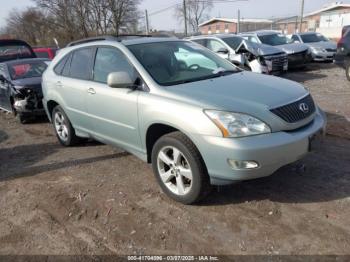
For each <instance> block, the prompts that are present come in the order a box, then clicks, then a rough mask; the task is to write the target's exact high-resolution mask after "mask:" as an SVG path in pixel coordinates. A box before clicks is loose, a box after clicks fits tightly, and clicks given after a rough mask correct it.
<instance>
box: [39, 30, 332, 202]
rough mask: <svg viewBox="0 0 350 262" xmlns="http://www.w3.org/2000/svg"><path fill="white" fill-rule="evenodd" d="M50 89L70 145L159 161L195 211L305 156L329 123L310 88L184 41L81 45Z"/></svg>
mask: <svg viewBox="0 0 350 262" xmlns="http://www.w3.org/2000/svg"><path fill="white" fill-rule="evenodd" d="M43 92H44V101H43V103H44V107H45V109H46V112H47V115H48V117H49V118H50V119H51V121H52V123H53V126H54V129H55V131H56V134H57V138H58V140H59V141H60V143H61V144H62V145H64V146H72V145H74V144H76V143H78V142H79V139H81V138H92V139H96V140H98V141H101V142H103V143H106V144H110V145H114V146H118V147H121V148H123V149H125V150H126V151H128V152H131V153H132V154H134V155H136V156H137V157H139V158H140V159H142V160H144V161H145V162H148V163H152V167H153V170H154V173H155V176H156V179H157V180H158V182H159V184H160V186H161V188H162V189H163V190H164V192H165V193H166V194H167V195H169V196H170V197H172V198H173V199H175V200H177V201H179V202H182V203H185V204H190V203H194V202H196V201H198V200H200V199H201V198H202V197H203V196H205V195H206V194H207V193H208V192H209V190H210V188H211V185H226V184H231V183H233V182H235V181H241V180H248V179H254V178H258V177H264V176H268V175H271V174H272V173H273V172H275V171H276V170H277V169H279V168H280V167H282V166H284V165H287V164H289V163H292V162H294V161H296V160H298V159H300V158H302V157H303V156H304V155H305V154H306V153H307V152H309V151H310V148H312V146H313V145H314V143H315V141H317V140H315V139H314V137H315V136H317V137H318V134H319V133H321V132H322V131H323V130H324V128H325V125H326V119H325V116H324V114H323V113H322V111H321V110H320V109H319V108H318V107H317V106H316V105H315V103H314V101H313V99H312V97H311V95H310V94H309V92H308V91H307V90H306V89H305V88H304V87H303V86H302V85H300V84H297V83H295V82H292V81H288V80H284V79H281V78H277V77H272V76H267V75H261V74H255V73H251V72H242V71H240V70H238V69H237V68H236V67H235V66H234V65H232V64H231V63H230V62H228V61H227V60H225V59H222V58H220V57H219V56H217V55H216V54H214V53H213V52H211V51H210V50H208V49H206V48H204V47H202V46H200V45H198V44H195V43H192V42H190V41H184V40H176V39H166V38H148V37H147V38H146V37H138V38H135V39H130V38H123V37H118V38H114V37H103V38H97V39H87V40H82V41H80V42H75V43H73V44H71V45H70V46H69V47H67V48H65V49H63V50H62V51H61V52H60V53H59V54H58V56H57V57H56V58H55V59H54V61H53V62H52V63H51V64H50V66H49V67H48V69H47V70H46V71H45V73H44V76H43ZM140 176H142V174H140Z"/></svg>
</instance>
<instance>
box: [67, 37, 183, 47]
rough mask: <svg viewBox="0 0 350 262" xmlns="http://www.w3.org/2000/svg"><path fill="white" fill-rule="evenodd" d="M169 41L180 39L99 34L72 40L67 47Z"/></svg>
mask: <svg viewBox="0 0 350 262" xmlns="http://www.w3.org/2000/svg"><path fill="white" fill-rule="evenodd" d="M168 41H179V39H178V38H176V37H159V36H158V37H153V36H152V35H120V36H112V35H106V36H97V37H90V38H85V39H81V40H77V41H74V42H71V43H69V44H68V45H67V47H75V46H81V45H86V46H90V45H91V44H94V45H95V44H96V43H105V44H106V43H107V42H108V43H110V42H116V43H120V44H122V45H125V46H127V45H136V44H147V43H156V42H168Z"/></svg>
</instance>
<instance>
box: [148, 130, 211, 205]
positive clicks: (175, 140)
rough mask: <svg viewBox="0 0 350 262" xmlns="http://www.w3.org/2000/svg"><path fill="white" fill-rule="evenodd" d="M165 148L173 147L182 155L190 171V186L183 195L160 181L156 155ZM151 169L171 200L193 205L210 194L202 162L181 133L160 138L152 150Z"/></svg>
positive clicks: (206, 173) (193, 146) (196, 150)
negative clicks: (172, 190) (174, 191)
mask: <svg viewBox="0 0 350 262" xmlns="http://www.w3.org/2000/svg"><path fill="white" fill-rule="evenodd" d="M165 147H175V148H176V149H178V150H180V152H181V154H183V155H184V157H185V158H186V160H187V161H188V164H189V165H190V168H191V171H192V182H191V183H192V185H191V188H190V191H189V192H188V193H186V194H185V195H178V194H174V193H173V192H171V190H170V189H169V188H168V187H167V186H166V185H165V183H164V182H163V181H162V179H161V176H160V173H159V170H158V154H159V152H160V151H161V150H162V149H163V148H165ZM152 167H153V172H154V174H155V177H156V179H157V181H158V183H159V185H160V187H161V188H162V190H163V191H164V192H165V193H166V194H167V195H168V196H169V197H170V198H172V199H174V200H176V201H177V202H180V203H183V204H187V205H190V204H194V203H196V202H198V201H200V200H201V199H203V198H204V197H205V196H206V195H208V194H209V193H210V190H211V185H210V179H209V175H208V172H207V168H206V166H205V164H204V161H203V159H202V157H201V155H200V153H199V151H198V149H197V148H196V146H195V145H194V144H193V143H192V141H191V140H190V139H189V138H188V137H187V136H185V135H184V134H183V133H181V132H173V133H170V134H167V135H165V136H163V137H161V138H160V139H159V140H158V141H157V142H156V143H155V145H154V147H153V150H152Z"/></svg>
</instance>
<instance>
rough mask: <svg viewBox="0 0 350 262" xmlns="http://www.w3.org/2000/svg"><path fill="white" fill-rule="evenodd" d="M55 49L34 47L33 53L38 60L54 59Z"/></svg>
mask: <svg viewBox="0 0 350 262" xmlns="http://www.w3.org/2000/svg"><path fill="white" fill-rule="evenodd" d="M56 52H57V48H53V47H35V48H34V53H35V54H36V56H37V57H39V58H47V59H50V60H52V59H54V57H55V56H56Z"/></svg>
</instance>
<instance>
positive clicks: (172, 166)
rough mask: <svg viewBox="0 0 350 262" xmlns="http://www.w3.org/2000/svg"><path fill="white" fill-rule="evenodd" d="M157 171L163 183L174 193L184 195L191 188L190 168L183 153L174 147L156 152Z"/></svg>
mask: <svg viewBox="0 0 350 262" xmlns="http://www.w3.org/2000/svg"><path fill="white" fill-rule="evenodd" d="M157 166H158V172H159V174H160V178H161V181H162V182H163V183H164V185H165V186H166V187H167V188H168V189H169V190H170V191H171V192H172V193H174V194H176V195H186V194H187V193H188V192H189V191H190V190H191V188H192V170H191V167H190V165H189V162H188V161H187V159H186V157H185V156H184V154H183V153H182V152H181V151H180V150H179V149H177V148H175V147H171V146H168V147H164V148H162V150H160V151H159V153H158V159H157Z"/></svg>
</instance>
